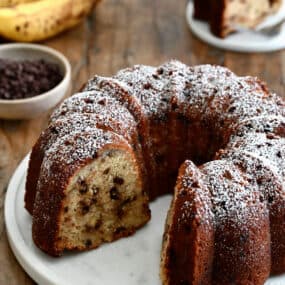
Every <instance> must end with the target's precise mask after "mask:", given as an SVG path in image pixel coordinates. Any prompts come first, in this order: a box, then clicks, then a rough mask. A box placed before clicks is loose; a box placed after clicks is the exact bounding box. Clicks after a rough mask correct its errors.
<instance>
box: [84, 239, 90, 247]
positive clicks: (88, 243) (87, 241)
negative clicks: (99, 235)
mask: <svg viewBox="0 0 285 285" xmlns="http://www.w3.org/2000/svg"><path fill="white" fill-rule="evenodd" d="M91 245H92V241H91V240H90V239H87V240H86V241H85V246H86V247H90V246H91Z"/></svg>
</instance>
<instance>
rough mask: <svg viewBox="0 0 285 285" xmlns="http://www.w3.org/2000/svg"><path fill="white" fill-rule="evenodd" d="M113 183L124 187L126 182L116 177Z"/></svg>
mask: <svg viewBox="0 0 285 285" xmlns="http://www.w3.org/2000/svg"><path fill="white" fill-rule="evenodd" d="M113 182H114V183H115V184H118V185H123V184H124V182H125V181H124V179H123V178H121V177H118V176H116V177H114V179H113Z"/></svg>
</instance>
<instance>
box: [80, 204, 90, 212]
mask: <svg viewBox="0 0 285 285" xmlns="http://www.w3.org/2000/svg"><path fill="white" fill-rule="evenodd" d="M79 204H80V207H81V214H82V215H86V214H87V213H88V212H89V210H90V205H88V204H87V203H86V202H85V201H80V202H79Z"/></svg>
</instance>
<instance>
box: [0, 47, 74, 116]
mask: <svg viewBox="0 0 285 285" xmlns="http://www.w3.org/2000/svg"><path fill="white" fill-rule="evenodd" d="M70 80H71V67H70V63H69V62H68V60H67V59H66V57H65V56H64V55H63V54H61V53H60V52H58V51H56V50H54V49H52V48H49V47H46V46H43V45H37V44H3V45H0V118H2V119H31V118H35V117H37V116H39V115H41V114H43V113H44V112H47V111H48V110H50V109H51V108H53V107H55V106H56V105H57V104H58V103H59V102H60V101H61V100H62V99H63V97H64V95H65V94H66V92H67V90H68V88H69V85H70Z"/></svg>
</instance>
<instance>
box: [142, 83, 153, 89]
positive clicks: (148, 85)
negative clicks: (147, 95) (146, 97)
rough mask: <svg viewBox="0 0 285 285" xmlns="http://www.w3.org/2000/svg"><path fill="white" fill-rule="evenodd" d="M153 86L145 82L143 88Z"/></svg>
mask: <svg viewBox="0 0 285 285" xmlns="http://www.w3.org/2000/svg"><path fill="white" fill-rule="evenodd" d="M151 87H152V86H151V84H150V83H145V84H144V86H143V88H144V89H146V90H148V89H150V88H151Z"/></svg>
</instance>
